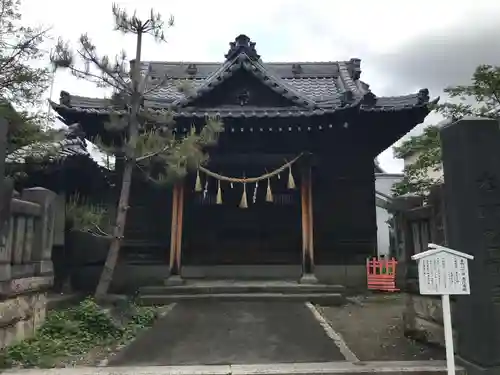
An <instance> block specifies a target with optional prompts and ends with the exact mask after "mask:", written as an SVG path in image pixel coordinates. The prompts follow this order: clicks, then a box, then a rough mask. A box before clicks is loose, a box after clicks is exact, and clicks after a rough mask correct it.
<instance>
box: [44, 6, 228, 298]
mask: <svg viewBox="0 0 500 375" xmlns="http://www.w3.org/2000/svg"><path fill="white" fill-rule="evenodd" d="M112 12H113V16H114V21H115V22H114V23H115V25H114V27H115V30H117V31H120V32H123V33H127V34H128V33H130V34H134V35H135V36H136V53H135V59H134V60H133V63H132V64H131V67H130V71H128V69H127V60H126V56H125V53H122V54H121V55H120V56H117V57H116V58H114V59H111V58H110V57H108V56H99V55H98V54H97V52H96V47H95V45H94V44H92V42H91V40H90V39H89V37H88V36H87V35H86V34H83V35H82V36H81V37H80V39H79V47H78V50H77V56H79V57H80V60H83V65H84V67H83V68H79V67H78V65H77V64H76V60H77V59H76V58H75V57H74V56H75V54H74V52H73V51H72V50H71V49H70V48H69V45H68V43H65V42H63V41H61V40H60V41H59V42H58V44H57V46H56V49H55V53H54V55H53V56H52V57H51V60H52V62H53V64H54V66H55V67H56V68H66V69H69V70H70V71H71V72H72V73H73V74H74V75H75V76H76V77H79V78H83V79H87V80H90V81H92V82H94V83H96V84H97V85H98V86H100V87H111V88H113V89H114V92H115V94H114V96H113V99H112V101H111V102H112V103H113V105H114V106H115V107H116V106H118V107H121V108H123V109H125V110H126V111H124V113H125V114H123V115H113V116H110V119H109V122H108V123H107V124H106V128H107V130H109V131H113V132H116V134H124V136H123V142H122V145H121V146H120V145H119V146H116V145H112V146H110V145H104V144H101V147H103V148H105V149H108V150H111V149H112V151H113V152H114V153H115V155H117V156H118V157H123V159H124V160H123V165H124V167H123V175H122V185H121V192H120V197H119V203H118V207H117V211H116V212H117V214H116V221H115V225H114V228H113V233H112V235H111V244H110V248H109V252H108V255H107V259H106V262H105V264H104V268H103V271H102V274H101V277H100V279H99V283H98V285H97V288H96V291H95V297H96V298H97V299H100V298H102V297H104V296H105V295H106V294H107V292H108V289H109V286H110V284H111V281H112V277H113V272H114V269H115V266H116V263H117V260H118V255H119V251H120V246H121V243H122V240H123V236H124V228H125V223H126V218H127V209H128V208H129V194H130V186H131V182H132V173H133V171H134V170H135V169H136V168H137V169H139V170H141V171H144V172H145V173H146V174H147V177H148V178H149V179H151V180H154V181H156V182H159V183H170V182H171V181H173V180H175V179H179V178H182V177H184V176H185V175H186V173H187V171H188V169H190V168H193V167H196V166H197V165H199V164H200V163H203V162H204V161H205V160H206V158H207V154H206V146H210V145H213V144H214V143H215V142H216V141H217V136H218V134H219V133H220V132H221V131H222V124H221V122H220V121H219V120H218V119H216V118H210V119H207V121H206V123H205V125H204V127H203V128H202V129H201V131H200V132H197V131H196V130H195V128H194V127H193V128H192V129H191V132H190V133H189V134H188V135H186V136H183V137H179V136H176V134H175V131H174V127H173V115H172V112H171V111H167V112H165V113H159V112H158V111H154V110H152V109H150V108H147V107H145V105H144V103H145V101H144V98H145V97H146V96H147V94H148V93H151V92H152V91H154V90H155V89H157V88H158V87H159V86H161V85H162V83H163V82H160V83H158V84H155V85H154V86H153V87H149V88H148V86H149V83H150V82H149V81H148V74H147V72H146V73H145V74H142V73H143V72H141V50H142V41H143V37H144V36H146V35H149V36H152V37H153V38H154V39H155V40H156V41H157V42H162V41H165V36H164V28H165V27H171V26H173V18H170V19H169V20H168V21H167V22H166V23H165V22H164V21H163V20H162V17H161V15H160V14H158V13H155V12H154V11H153V10H151V14H150V16H149V17H148V18H147V19H144V20H141V19H140V18H138V17H137V15H136V14H135V13H134V14H133V15H129V14H128V13H127V12H126V10H124V9H122V8H120V7H119V6H117V5H116V4H113V7H112ZM166 78H167V77H165V79H166ZM97 142H98V143H102V142H99V141H97ZM153 171H154V172H153Z"/></svg>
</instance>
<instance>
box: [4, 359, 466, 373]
mask: <svg viewBox="0 0 500 375" xmlns="http://www.w3.org/2000/svg"><path fill="white" fill-rule="evenodd" d="M97 373H98V374H99V375H173V374H175V375H369V374H387V375H400V374H405V375H424V374H425V375H444V374H446V364H445V363H444V361H380V362H354V363H352V362H347V361H345V362H323V363H268V364H256V365H252V364H247V365H208V366H140V367H127V366H124V367H99V368H98V369H97V368H95V367H74V368H57V369H43V370H42V369H27V370H17V369H12V370H7V371H5V372H3V374H4V375H93V374H97ZM456 374H457V375H465V370H464V369H463V368H461V367H457V368H456Z"/></svg>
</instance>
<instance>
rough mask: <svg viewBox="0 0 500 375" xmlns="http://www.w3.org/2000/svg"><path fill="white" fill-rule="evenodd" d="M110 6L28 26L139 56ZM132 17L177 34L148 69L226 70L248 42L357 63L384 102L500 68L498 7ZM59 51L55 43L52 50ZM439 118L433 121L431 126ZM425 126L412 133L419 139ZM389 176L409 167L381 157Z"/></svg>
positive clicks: (328, 6)
mask: <svg viewBox="0 0 500 375" xmlns="http://www.w3.org/2000/svg"><path fill="white" fill-rule="evenodd" d="M111 4H112V1H108V0H86V1H78V2H75V1H68V0H43V1H41V0H23V15H24V21H25V22H28V23H31V24H44V25H46V26H52V27H53V30H52V34H53V35H54V36H56V37H57V36H62V37H64V39H67V40H70V41H71V42H73V43H74V42H76V40H77V39H78V37H79V35H80V34H81V33H82V32H87V33H88V34H89V36H90V37H91V38H92V40H93V41H94V43H95V44H96V45H97V47H98V49H99V51H101V52H102V53H106V54H110V55H114V54H116V53H118V52H119V51H120V50H122V49H124V50H125V51H127V53H128V55H129V56H133V53H134V39H133V38H132V37H130V36H123V35H121V34H119V33H117V32H114V31H113V30H112V21H113V20H112V17H111ZM118 4H120V5H123V6H125V7H126V8H127V9H128V10H130V11H131V12H132V11H133V10H137V12H138V14H139V15H141V14H143V15H147V14H148V12H149V10H150V9H151V8H154V9H155V10H157V11H159V12H160V13H162V15H163V16H164V17H165V18H167V17H168V16H169V15H170V14H172V15H174V16H175V23H176V24H175V27H173V28H172V29H170V30H169V31H168V33H167V38H168V43H167V44H155V43H154V42H153V41H152V40H151V39H148V40H147V41H146V42H145V46H144V49H143V59H144V60H174V61H189V60H192V61H221V60H222V59H223V55H224V54H225V53H226V52H227V48H228V43H229V42H230V41H232V40H234V37H235V36H237V35H238V34H241V33H244V34H247V35H248V36H249V37H250V38H251V39H252V40H253V41H255V42H256V43H257V50H258V52H259V54H260V55H261V56H262V59H263V60H264V61H331V60H345V59H349V58H351V57H358V58H360V59H361V60H362V61H361V63H362V66H361V68H362V71H363V73H362V80H363V81H365V82H367V83H369V84H370V88H371V89H372V91H373V92H374V93H375V94H376V95H377V96H383V95H403V94H408V93H413V92H416V91H418V90H419V89H420V88H424V87H427V88H429V90H430V92H431V96H432V97H435V96H439V95H441V96H442V89H443V88H444V87H446V86H449V85H456V84H460V83H467V81H468V80H469V79H470V76H471V74H472V72H473V71H474V68H475V67H476V66H477V65H478V64H482V63H489V64H495V65H499V64H500V1H498V0H458V1H457V0H417V1H401V0H378V1H373V0H358V1H355V2H351V1H345V0H343V1H340V0H308V1H304V0H301V1H298V0H265V1H264V0H253V1H251V2H238V1H234V0H233V1H230V0H209V1H207V0H168V1H165V0H141V1H137V0H136V1H133V0H128V1H118ZM50 47H51V45H50V44H47V49H49V48H50ZM61 90H67V91H69V92H70V93H71V94H77V95H85V96H92V97H99V96H102V95H103V94H104V93H103V91H101V90H99V89H96V88H95V87H93V85H92V84H89V83H86V82H84V81H79V80H76V79H75V78H73V77H71V76H70V75H68V74H67V73H64V72H58V73H57V75H56V78H55V83H54V87H53V93H52V99H53V100H56V101H57V100H58V97H59V92H60V91H61ZM438 120H439V116H435V115H434V116H433V115H432V114H431V115H430V116H428V118H427V119H426V122H425V123H433V122H436V121H438ZM421 127H422V126H419V127H417V128H416V129H415V130H414V131H412V133H417V132H418V131H419V130H420V129H421ZM379 160H380V162H381V164H382V167H383V168H384V169H386V170H387V171H388V172H398V171H400V170H401V169H402V162H401V161H398V160H395V159H394V158H393V156H392V150H391V149H388V150H386V151H385V152H384V153H382V154H381V155H380V157H379Z"/></svg>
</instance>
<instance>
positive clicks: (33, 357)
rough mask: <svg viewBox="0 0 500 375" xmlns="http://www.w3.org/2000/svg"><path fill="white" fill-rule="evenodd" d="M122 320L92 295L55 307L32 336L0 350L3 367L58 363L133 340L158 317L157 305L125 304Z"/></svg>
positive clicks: (42, 365)
mask: <svg viewBox="0 0 500 375" xmlns="http://www.w3.org/2000/svg"><path fill="white" fill-rule="evenodd" d="M120 311H121V312H122V316H121V317H122V318H124V319H122V320H123V323H120V322H119V320H120V319H116V318H112V317H111V316H110V314H109V313H108V312H106V311H105V310H104V309H102V308H101V307H100V306H99V305H98V304H97V303H95V302H94V300H93V299H91V298H88V299H85V300H83V301H82V302H81V303H80V304H79V305H77V306H75V307H70V308H67V309H63V310H59V311H52V312H50V313H49V314H48V316H47V319H46V320H45V322H44V323H43V325H42V326H41V327H40V329H39V330H38V331H37V333H36V335H35V336H34V337H32V338H29V339H26V340H23V341H20V342H19V343H16V344H14V345H12V346H10V347H8V348H5V349H4V350H3V351H2V352H1V353H0V361H1V362H0V364H1V365H2V367H4V368H5V367H38V368H49V367H56V366H58V364H60V363H61V362H64V359H66V358H72V357H75V356H81V355H84V354H86V353H87V352H89V351H90V350H91V349H93V348H96V347H109V346H113V345H118V344H120V343H124V342H127V341H129V340H131V339H132V338H133V337H134V336H135V335H136V334H137V333H138V332H139V331H140V330H142V329H144V328H147V327H150V326H151V325H152V324H153V323H154V321H155V320H156V318H157V317H158V314H157V312H158V309H157V308H155V307H140V306H137V305H135V304H133V303H127V304H126V306H122V309H121V310H120Z"/></svg>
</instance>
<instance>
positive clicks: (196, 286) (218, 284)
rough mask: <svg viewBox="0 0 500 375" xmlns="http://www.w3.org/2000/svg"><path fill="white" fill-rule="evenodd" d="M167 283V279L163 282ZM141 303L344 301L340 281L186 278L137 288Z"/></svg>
mask: <svg viewBox="0 0 500 375" xmlns="http://www.w3.org/2000/svg"><path fill="white" fill-rule="evenodd" d="M166 284H167V283H166ZM139 300H140V302H141V303H142V304H145V305H159V304H168V303H172V302H178V301H187V300H206V301H209V300H210V301H214V300H215V301H273V300H274V301H296V302H313V303H322V304H327V305H330V304H331V305H341V304H343V303H344V302H345V298H344V287H343V286H341V285H325V284H301V283H298V282H293V281H275V280H270V281H260V280H259V281H242V280H187V281H184V282H182V283H180V284H179V283H171V285H168V284H167V285H158V286H147V287H142V288H140V289H139Z"/></svg>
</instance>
